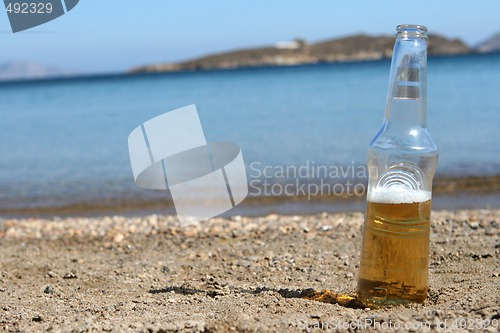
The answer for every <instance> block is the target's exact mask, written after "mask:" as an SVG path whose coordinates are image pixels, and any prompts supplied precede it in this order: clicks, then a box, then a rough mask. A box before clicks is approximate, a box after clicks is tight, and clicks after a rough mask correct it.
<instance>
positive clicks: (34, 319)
mask: <svg viewBox="0 0 500 333" xmlns="http://www.w3.org/2000/svg"><path fill="white" fill-rule="evenodd" d="M31 320H32V321H34V322H37V323H39V322H42V321H43V318H42V316H40V315H39V314H37V315H35V316H34V317H33V318H31Z"/></svg>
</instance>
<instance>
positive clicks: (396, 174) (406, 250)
mask: <svg viewBox="0 0 500 333" xmlns="http://www.w3.org/2000/svg"><path fill="white" fill-rule="evenodd" d="M397 31H398V33H397V35H396V44H395V46H394V52H393V58H392V63H391V74H390V80H389V90H388V97H387V107H386V113H385V117H384V122H383V126H382V129H381V130H380V131H379V133H378V134H377V135H376V136H375V138H374V139H373V140H372V142H371V143H370V147H369V150H368V167H369V180H368V193H367V208H366V217H365V225H364V230H363V245H362V249H361V262H360V269H359V276H358V298H359V300H360V301H361V302H363V303H364V304H365V305H367V306H370V307H382V306H388V305H395V304H406V303H411V302H420V303H421V302H423V301H425V299H426V297H427V290H428V267H429V235H430V223H431V221H430V217H431V190H432V179H433V177H434V172H435V169H436V166H437V148H436V146H435V144H434V142H433V140H432V138H431V136H430V134H429V132H428V131H427V128H426V123H427V116H426V113H427V89H426V84H427V73H426V68H427V56H426V50H427V47H426V39H427V29H426V28H425V27H423V26H417V25H400V26H398V27H397Z"/></svg>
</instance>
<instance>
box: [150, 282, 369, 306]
mask: <svg viewBox="0 0 500 333" xmlns="http://www.w3.org/2000/svg"><path fill="white" fill-rule="evenodd" d="M231 292H232V293H241V294H250V295H259V294H262V293H265V292H275V293H278V294H279V295H281V297H283V298H300V299H307V300H311V301H318V302H323V303H328V304H338V305H340V306H343V307H346V308H351V309H364V308H366V306H365V305H364V304H363V303H361V302H360V301H359V300H358V299H357V297H356V296H349V295H344V294H337V293H334V292H331V291H330V290H322V291H316V290H314V289H313V288H306V289H288V288H284V289H274V288H267V287H258V288H256V289H254V290H252V289H245V288H238V287H230V286H225V287H224V288H218V289H216V290H204V289H196V288H189V287H184V286H180V287H178V286H169V287H165V288H162V289H151V290H149V293H151V294H162V293H175V294H180V295H194V294H203V295H205V296H208V297H216V296H224V295H227V294H229V293H231Z"/></svg>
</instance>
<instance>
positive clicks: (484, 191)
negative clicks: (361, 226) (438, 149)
mask: <svg viewBox="0 0 500 333" xmlns="http://www.w3.org/2000/svg"><path fill="white" fill-rule="evenodd" d="M364 186H366V184H364ZM166 193H167V192H153V191H147V190H145V191H144V192H142V191H137V192H136V193H134V195H128V196H126V197H117V198H97V199H95V200H81V201H79V202H75V203H67V204H61V205H59V206H54V205H51V206H44V205H39V206H31V207H29V206H28V205H27V204H26V203H25V202H24V203H23V202H22V203H21V204H20V207H12V206H11V207H1V206H0V219H1V218H26V217H56V216H57V217H67V216H68V217H69V216H89V217H92V216H106V215H116V214H121V215H126V216H142V215H147V214H154V213H156V214H170V215H174V214H175V207H174V205H173V201H172V199H170V198H169V197H168V196H167V194H166ZM127 194H129V193H127ZM51 202H56V200H51ZM365 202H366V193H362V195H355V194H353V195H350V196H348V195H344V196H342V195H340V196H339V195H334V194H330V195H315V196H311V197H308V196H304V195H302V196H301V195H292V196H287V195H281V196H255V195H249V196H248V197H247V198H246V199H245V200H244V201H243V202H242V203H241V204H240V205H238V206H237V207H235V208H233V209H231V210H230V211H229V212H227V213H225V214H223V215H222V216H223V217H227V216H231V215H243V216H264V215H267V214H271V213H276V214H285V215H304V214H315V213H322V212H327V213H335V212H349V211H363V210H364V209H365ZM459 208H465V209H472V208H500V175H492V176H469V177H438V178H436V179H435V180H434V186H433V209H438V210H441V209H459Z"/></svg>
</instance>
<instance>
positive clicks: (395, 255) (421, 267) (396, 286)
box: [358, 193, 431, 306]
mask: <svg viewBox="0 0 500 333" xmlns="http://www.w3.org/2000/svg"><path fill="white" fill-rule="evenodd" d="M415 196H416V198H411V197H408V198H398V197H394V198H383V199H382V200H381V201H382V202H370V201H368V203H367V211H366V222H365V231H364V239H363V249H362V253H361V257H362V259H361V260H362V262H363V264H362V265H361V268H360V273H359V287H358V289H359V291H358V296H359V297H360V298H361V299H364V300H370V301H369V302H370V303H371V304H370V305H371V306H376V305H378V304H377V303H380V305H384V303H390V302H393V303H395V304H397V303H404V302H423V301H424V300H425V298H426V296H427V280H428V266H429V223H430V215H431V201H430V200H426V201H420V202H419V201H418V200H425V198H423V197H424V196H425V193H424V195H419V194H416V195H415ZM375 200H376V198H375ZM405 201H407V202H405Z"/></svg>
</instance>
